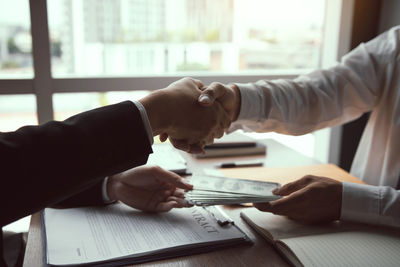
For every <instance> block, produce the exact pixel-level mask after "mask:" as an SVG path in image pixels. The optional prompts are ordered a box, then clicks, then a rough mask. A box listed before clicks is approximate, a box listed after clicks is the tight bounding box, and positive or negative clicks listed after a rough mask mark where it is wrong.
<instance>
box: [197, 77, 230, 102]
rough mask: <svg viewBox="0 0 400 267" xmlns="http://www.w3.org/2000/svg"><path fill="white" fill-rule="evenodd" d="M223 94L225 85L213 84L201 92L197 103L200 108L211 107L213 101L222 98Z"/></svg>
mask: <svg viewBox="0 0 400 267" xmlns="http://www.w3.org/2000/svg"><path fill="white" fill-rule="evenodd" d="M225 92H226V88H225V85H223V84H222V83H218V82H214V83H212V84H210V85H209V86H208V87H207V88H206V89H205V90H203V91H202V92H201V94H200V96H199V98H198V101H199V103H200V104H201V105H202V106H211V105H212V104H213V103H214V101H215V100H216V99H218V98H220V97H222V96H223V95H224V94H225Z"/></svg>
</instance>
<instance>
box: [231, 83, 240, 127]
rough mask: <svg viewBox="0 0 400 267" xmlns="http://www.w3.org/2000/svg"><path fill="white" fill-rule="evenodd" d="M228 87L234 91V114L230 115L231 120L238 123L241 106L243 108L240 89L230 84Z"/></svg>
mask: <svg viewBox="0 0 400 267" xmlns="http://www.w3.org/2000/svg"><path fill="white" fill-rule="evenodd" d="M228 86H229V88H231V89H232V91H233V95H234V101H233V108H232V112H231V114H230V115H231V120H232V122H233V121H236V120H237V118H238V117H239V113H240V106H241V103H242V100H241V95H240V90H239V87H238V86H237V85H236V84H233V83H232V84H229V85H228Z"/></svg>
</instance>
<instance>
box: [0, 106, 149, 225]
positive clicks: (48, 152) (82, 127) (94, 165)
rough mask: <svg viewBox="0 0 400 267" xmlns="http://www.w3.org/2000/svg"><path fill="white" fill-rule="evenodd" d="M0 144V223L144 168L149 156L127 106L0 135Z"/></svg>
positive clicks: (145, 141) (133, 110)
mask: <svg viewBox="0 0 400 267" xmlns="http://www.w3.org/2000/svg"><path fill="white" fill-rule="evenodd" d="M0 146H1V149H0V151H1V154H0V158H1V161H2V163H3V165H2V183H3V185H2V190H1V194H0V195H1V196H0V198H1V201H0V202H1V203H3V204H2V210H3V212H4V214H6V216H4V217H2V221H1V223H2V225H3V224H5V223H8V222H10V221H12V220H15V219H17V218H19V217H22V216H25V215H27V214H30V213H32V212H35V211H37V210H39V209H41V208H43V207H45V206H48V205H53V204H55V203H59V202H60V201H62V200H63V199H66V198H68V197H70V196H72V195H74V194H76V193H77V192H79V191H81V190H82V188H89V187H90V186H92V185H93V184H94V183H96V182H99V181H101V180H102V179H103V178H104V177H105V176H109V175H112V174H115V173H118V172H121V171H123V170H126V169H129V168H131V167H134V166H137V165H141V164H144V163H145V162H146V160H147V156H148V154H149V153H150V152H151V146H150V143H149V139H148V136H147V133H146V131H145V130H144V128H143V122H142V119H141V116H140V113H139V112H138V110H137V108H136V107H135V105H133V104H132V103H131V102H124V103H120V104H117V105H112V106H107V107H104V108H100V109H97V110H92V111H89V112H85V113H82V114H79V115H77V116H74V117H71V118H70V119H68V120H66V121H63V122H50V123H47V124H44V125H42V126H29V127H23V128H21V129H19V130H17V131H16V132H12V133H4V134H1V137H0Z"/></svg>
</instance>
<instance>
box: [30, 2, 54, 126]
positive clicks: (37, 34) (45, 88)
mask: <svg viewBox="0 0 400 267" xmlns="http://www.w3.org/2000/svg"><path fill="white" fill-rule="evenodd" d="M29 5H30V14H31V34H32V56H33V68H34V74H35V76H34V79H33V90H34V92H35V95H36V105H37V116H38V121H39V124H42V123H45V122H47V121H50V120H52V119H53V101H52V78H51V63H50V60H51V59H50V42H49V27H48V21H47V2H46V0H30V1H29Z"/></svg>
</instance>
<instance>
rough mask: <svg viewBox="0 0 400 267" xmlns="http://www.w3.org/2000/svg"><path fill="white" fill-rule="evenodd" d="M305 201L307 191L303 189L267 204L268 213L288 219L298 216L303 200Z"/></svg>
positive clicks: (301, 209) (302, 206) (302, 207)
mask: <svg viewBox="0 0 400 267" xmlns="http://www.w3.org/2000/svg"><path fill="white" fill-rule="evenodd" d="M306 199H307V189H306V188H303V189H300V190H298V191H296V192H294V193H292V194H291V195H290V196H288V197H284V198H281V199H278V200H275V201H271V202H269V205H270V207H269V212H272V213H274V214H279V215H285V216H289V217H295V216H298V214H299V213H302V212H303V209H304V205H306V206H307V203H306V204H305V200H306Z"/></svg>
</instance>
